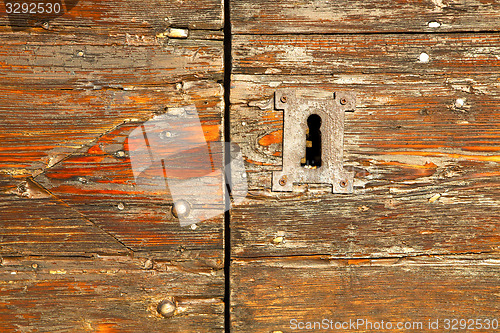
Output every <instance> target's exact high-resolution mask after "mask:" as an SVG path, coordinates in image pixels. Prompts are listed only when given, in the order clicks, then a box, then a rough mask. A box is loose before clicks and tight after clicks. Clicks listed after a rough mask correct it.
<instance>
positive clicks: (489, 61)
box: [233, 34, 500, 77]
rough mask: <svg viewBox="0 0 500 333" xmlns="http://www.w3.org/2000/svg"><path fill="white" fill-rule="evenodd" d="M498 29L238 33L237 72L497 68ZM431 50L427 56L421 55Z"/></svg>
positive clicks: (499, 50) (412, 71) (446, 72)
mask: <svg viewBox="0 0 500 333" xmlns="http://www.w3.org/2000/svg"><path fill="white" fill-rule="evenodd" d="M499 40H500V36H499V35H498V34H410V35H406V34H404V35H399V34H393V35H391V34H384V35H382V34H375V35H349V36H342V35H340V36H339V35H304V36H302V35H280V36H272V35H270V36H255V35H251V36H245V35H242V36H238V35H237V36H235V38H234V41H233V46H234V49H233V59H234V64H233V73H234V74H306V75H313V74H324V75H333V74H360V73H363V74H365V75H369V74H378V73H391V74H401V75H404V74H406V75H410V74H414V75H415V74H416V75H423V74H441V75H449V76H451V77H454V76H456V75H473V74H476V75H477V74H489V73H491V72H492V71H493V72H494V73H498V70H497V67H498V65H499V63H500V47H498V44H499ZM422 53H426V54H427V55H428V56H429V59H428V62H422V61H420V55H421V54H422Z"/></svg>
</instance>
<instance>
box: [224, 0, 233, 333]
mask: <svg viewBox="0 0 500 333" xmlns="http://www.w3.org/2000/svg"><path fill="white" fill-rule="evenodd" d="M223 1H224V3H223V5H224V118H223V122H224V141H225V142H230V141H231V132H230V131H231V125H230V119H229V117H230V103H231V100H230V93H231V71H232V64H231V61H232V59H231V51H232V50H231V47H232V46H231V38H232V37H231V11H230V7H229V6H230V0H223ZM224 146H225V155H224V161H225V163H224V165H225V166H226V167H229V165H230V162H231V156H230V151H229V149H230V147H229V144H225V145H224ZM225 174H226V175H227V176H226V177H230V174H231V173H230V172H225ZM226 184H230V180H229V179H228V181H226ZM225 190H226V191H229V188H228V186H226V188H225ZM227 198H228V197H227V196H226V199H227ZM230 218H231V215H230V213H229V210H226V212H225V213H224V331H225V332H226V333H229V332H230V331H231V284H230V283H231V277H230V264H231V226H230Z"/></svg>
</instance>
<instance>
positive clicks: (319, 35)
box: [230, 0, 500, 333]
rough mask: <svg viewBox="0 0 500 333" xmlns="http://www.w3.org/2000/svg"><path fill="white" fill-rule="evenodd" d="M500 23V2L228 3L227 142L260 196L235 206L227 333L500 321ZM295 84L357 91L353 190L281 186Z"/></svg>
mask: <svg viewBox="0 0 500 333" xmlns="http://www.w3.org/2000/svg"><path fill="white" fill-rule="evenodd" d="M499 13H500V3H499V2H498V1H486V2H485V1H467V2H465V1H431V0H429V1H385V0H375V1H315V0H310V1H295V2H290V1H265V0H263V1H253V2H249V1H231V22H232V32H233V42H232V56H233V63H232V66H233V70H232V82H231V85H232V89H231V114H230V122H231V140H232V141H233V142H236V143H238V144H239V145H240V146H241V149H242V152H243V155H244V156H245V158H246V168H247V173H248V179H249V188H250V192H249V196H248V198H247V201H246V202H245V203H244V204H243V205H240V206H238V207H236V208H235V209H233V210H232V212H231V250H232V252H231V259H232V262H231V328H232V331H233V332H275V333H278V332H280V333H281V332H293V331H306V332H319V331H325V332H328V331H339V332H340V331H342V332H346V331H352V332H355V331H357V332H379V331H380V332H382V331H384V332H385V331H391V332H396V331H397V332H400V331H405V330H404V328H406V329H407V330H408V331H411V330H412V329H417V330H419V331H425V332H430V331H449V330H451V329H453V328H456V329H464V327H465V329H469V330H470V331H488V329H486V328H488V326H489V330H492V329H493V327H492V325H493V326H495V327H496V325H497V324H496V323H497V321H498V313H499V311H498V310H499V304H500V302H499V295H498V288H499V273H500V266H499V265H498V251H499V222H500V220H499V216H500V210H499V203H500V195H499V194H500V193H499V170H500V169H499V162H500V159H499V156H498V150H499V143H500V141H499V134H500V127H499V119H500V118H499V115H500V113H499V105H500V94H499V93H500V89H499V88H500V86H499V82H500V81H499V80H500V72H499V70H498V66H499V64H500V57H499V55H500V47H499V45H500V37H499V35H498V31H499V29H500V16H499ZM283 88H292V89H300V90H302V91H305V92H306V93H307V92H308V91H309V90H315V89H319V90H323V91H326V92H327V93H328V94H330V96H332V95H331V94H332V93H333V92H340V91H349V92H352V93H354V94H355V95H356V109H355V111H354V112H352V113H346V114H345V117H346V118H345V133H344V166H345V168H346V169H347V170H351V171H354V172H355V177H354V191H353V193H352V194H332V193H331V189H330V188H329V187H328V186H325V185H318V184H296V185H295V187H294V190H293V192H273V191H271V188H272V187H271V179H272V172H273V171H276V170H281V168H282V163H283V161H282V156H283V151H282V140H283V117H284V116H283V110H278V109H276V107H275V101H274V94H275V92H276V91H277V90H278V89H283ZM330 98H331V97H330ZM303 121H305V118H304V119H303ZM303 144H304V145H306V139H305V138H304V143H303ZM476 319H477V322H476V321H475V320H476ZM464 320H465V326H464ZM488 321H489V322H488ZM353 322H354V324H355V325H353V326H351V325H352V323H353ZM384 323H385V324H384ZM398 323H401V325H403V326H401V328H403V330H401V329H399V328H400V327H399V326H398ZM483 324H484V325H483ZM404 325H407V326H404ZM408 325H409V326H408ZM420 325H422V326H420ZM429 325H431V326H429ZM436 325H437V326H436ZM481 325H482V329H481Z"/></svg>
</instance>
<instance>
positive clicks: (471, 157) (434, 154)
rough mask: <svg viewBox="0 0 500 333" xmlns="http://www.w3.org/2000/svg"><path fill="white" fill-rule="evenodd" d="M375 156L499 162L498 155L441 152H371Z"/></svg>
mask: <svg viewBox="0 0 500 333" xmlns="http://www.w3.org/2000/svg"><path fill="white" fill-rule="evenodd" d="M372 154H377V155H409V156H431V157H449V158H453V159H461V158H462V159H465V160H469V161H482V162H500V155H492V156H482V155H465V154H451V153H441V152H423V151H422V152H409V151H391V152H372Z"/></svg>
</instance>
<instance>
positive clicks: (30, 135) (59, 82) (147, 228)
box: [0, 0, 224, 332]
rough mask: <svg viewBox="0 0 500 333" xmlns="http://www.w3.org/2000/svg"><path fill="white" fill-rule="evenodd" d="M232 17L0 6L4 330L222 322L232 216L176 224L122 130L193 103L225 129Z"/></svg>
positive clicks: (180, 9)
mask: <svg viewBox="0 0 500 333" xmlns="http://www.w3.org/2000/svg"><path fill="white" fill-rule="evenodd" d="M4 10H5V6H4V4H3V3H1V4H0V12H4ZM222 17H223V12H222V3H221V2H220V1H211V0H197V1H194V2H192V1H191V2H164V1H156V0H148V1H112V2H106V1H91V0H89V1H87V0H81V1H79V2H78V4H77V5H76V6H75V7H74V8H73V9H72V10H71V11H70V12H69V13H66V14H64V15H63V16H60V17H58V18H55V19H53V20H50V21H49V22H47V23H43V22H31V24H32V27H29V28H28V29H25V30H22V31H18V30H19V29H14V30H15V31H12V29H11V27H9V26H8V24H9V20H8V18H7V17H6V16H5V15H2V16H1V17H0V41H1V44H2V46H1V48H0V95H1V97H0V121H1V125H2V126H0V186H1V189H0V308H1V311H0V312H1V315H0V317H1V318H0V331H9V332H26V331H42V332H63V331H65V332H66V331H71V332H87V331H93V332H144V331H150V332H163V331H165V332H167V331H169V332H221V331H223V330H224V303H223V297H224V276H223V273H222V272H223V235H222V231H223V228H224V226H223V217H222V216H218V217H214V218H212V219H211V220H210V221H209V222H207V223H206V224H205V225H203V224H199V226H198V228H197V229H196V230H193V229H191V228H189V226H188V227H184V228H181V227H180V225H179V222H178V220H176V219H174V218H172V216H171V215H170V208H171V199H169V197H168V193H165V192H161V193H142V194H141V195H138V192H137V191H136V190H135V189H134V184H133V180H134V177H133V174H132V169H131V164H130V160H129V158H128V155H127V151H126V148H127V147H126V140H125V138H126V133H125V132H126V131H127V130H130V129H132V128H133V127H132V126H134V127H137V126H141V124H143V123H144V122H147V121H148V120H150V119H152V118H153V117H155V116H158V115H161V114H165V113H166V112H168V110H175V109H176V108H179V107H189V108H193V109H196V110H197V112H198V114H199V116H200V119H201V123H202V126H203V131H204V133H206V135H207V140H209V141H210V142H219V141H221V138H222V137H223V133H222V128H223V124H222V110H223V107H224V106H223V89H222V83H221V80H222V78H223V53H224V50H223V33H222V31H221V28H222V24H223V19H222ZM170 28H179V29H182V30H183V33H186V34H187V35H188V36H187V38H182V39H179V38H171V36H169V31H170V30H169V29H170ZM166 299H167V300H171V301H172V302H173V303H174V304H175V305H176V311H175V313H174V315H173V316H172V317H169V318H164V317H161V316H160V315H159V314H158V311H157V306H158V304H159V303H160V302H161V301H163V300H166Z"/></svg>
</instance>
